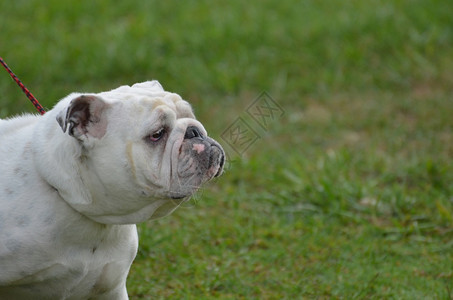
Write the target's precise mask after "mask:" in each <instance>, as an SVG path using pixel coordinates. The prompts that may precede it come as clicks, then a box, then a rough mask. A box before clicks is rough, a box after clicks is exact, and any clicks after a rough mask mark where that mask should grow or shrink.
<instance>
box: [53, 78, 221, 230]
mask: <svg viewBox="0 0 453 300" xmlns="http://www.w3.org/2000/svg"><path fill="white" fill-rule="evenodd" d="M61 102H62V103H61V104H59V105H57V106H56V107H55V109H54V110H58V111H57V112H56V119H57V121H58V124H59V125H60V127H61V129H62V131H60V133H59V134H61V135H64V137H63V136H62V138H64V139H66V140H67V139H69V138H70V139H72V140H73V142H72V144H73V145H76V147H79V149H80V150H79V151H78V153H79V155H78V157H76V158H75V160H76V163H75V164H74V166H75V167H76V168H77V170H75V173H74V175H73V176H78V177H79V178H78V179H80V180H77V182H78V183H77V184H75V185H74V184H73V185H72V187H69V188H68V187H67V185H66V187H65V190H66V191H60V190H61V189H60V188H59V187H58V186H57V187H56V188H57V189H58V190H59V191H60V194H61V195H62V197H63V198H65V200H66V201H67V202H68V203H69V204H70V205H71V206H73V207H74V208H75V209H77V210H78V211H79V212H81V213H82V214H84V215H86V216H88V217H90V218H91V219H94V220H96V221H99V222H102V223H137V222H140V221H144V220H147V219H150V218H157V217H161V216H164V215H167V214H169V213H170V212H172V211H173V210H174V209H175V208H176V207H177V206H178V205H179V204H181V203H182V202H183V201H185V200H187V199H189V198H190V196H191V195H192V194H193V193H194V192H196V191H197V189H198V188H199V187H200V186H201V185H202V184H203V183H205V182H206V181H208V180H210V179H212V178H214V177H216V176H219V175H220V174H221V173H222V170H223V165H224V160H225V154H224V151H223V149H222V147H221V146H220V145H219V143H217V142H216V141H215V140H213V139H212V138H210V137H208V134H207V132H206V130H205V128H204V127H203V125H202V124H201V123H200V122H198V121H197V120H196V119H195V116H194V114H193V112H192V109H191V107H190V105H189V104H188V103H187V102H186V101H184V100H182V99H181V97H180V96H178V95H177V94H173V93H169V92H165V91H164V90H163V89H162V87H161V86H160V84H159V83H158V82H157V81H150V82H144V83H139V84H135V85H133V86H122V87H120V88H117V89H115V90H112V91H109V92H103V93H99V94H72V95H70V96H68V97H67V98H66V99H64V100H62V101H61ZM62 151H64V149H62ZM71 159H73V158H71ZM63 185H64V184H62V188H63ZM80 185H81V186H80ZM80 189H84V191H80Z"/></svg>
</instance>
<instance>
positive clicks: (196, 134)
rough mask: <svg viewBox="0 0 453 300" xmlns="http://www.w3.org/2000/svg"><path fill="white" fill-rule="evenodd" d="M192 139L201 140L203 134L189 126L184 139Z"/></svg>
mask: <svg viewBox="0 0 453 300" xmlns="http://www.w3.org/2000/svg"><path fill="white" fill-rule="evenodd" d="M193 138H201V139H202V138H203V134H202V133H201V132H200V129H198V128H197V127H195V126H189V127H187V129H186V134H185V135H184V139H193Z"/></svg>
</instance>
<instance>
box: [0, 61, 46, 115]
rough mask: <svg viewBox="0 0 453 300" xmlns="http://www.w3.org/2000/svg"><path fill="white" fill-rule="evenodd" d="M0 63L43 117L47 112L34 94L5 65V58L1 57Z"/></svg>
mask: <svg viewBox="0 0 453 300" xmlns="http://www.w3.org/2000/svg"><path fill="white" fill-rule="evenodd" d="M0 63H1V64H2V65H3V67H4V68H5V69H6V71H8V73H9V75H11V77H12V78H13V79H14V81H15V82H16V83H17V85H19V86H20V88H21V89H22V91H23V92H24V93H25V95H27V97H28V99H30V101H31V103H33V105H34V106H35V107H36V109H37V110H38V111H39V113H40V114H41V115H43V114H45V113H46V111H45V110H44V108H43V107H42V106H41V104H39V102H38V100H37V99H36V98H35V96H33V94H32V93H31V92H30V91H29V90H28V89H27V88H26V87H25V85H24V84H23V83H22V82H21V81H20V80H19V78H17V76H16V75H15V74H14V73H13V71H11V69H10V68H9V67H8V65H7V64H6V63H5V61H4V60H3V58H1V57H0Z"/></svg>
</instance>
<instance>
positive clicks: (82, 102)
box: [57, 95, 108, 139]
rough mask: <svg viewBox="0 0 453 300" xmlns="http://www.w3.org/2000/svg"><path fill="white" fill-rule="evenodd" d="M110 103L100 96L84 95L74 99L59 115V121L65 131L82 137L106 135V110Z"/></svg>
mask: <svg viewBox="0 0 453 300" xmlns="http://www.w3.org/2000/svg"><path fill="white" fill-rule="evenodd" d="M107 107H108V104H107V103H106V102H105V101H104V100H102V99H101V98H100V97H97V96H93V95H82V96H79V97H77V98H75V99H73V100H72V101H71V102H70V103H69V106H68V107H67V108H66V109H64V110H62V111H61V112H60V113H59V114H58V115H57V122H58V124H60V127H61V129H63V132H66V131H67V130H68V134H69V135H70V136H73V137H75V138H78V139H81V138H83V136H86V135H89V136H92V137H95V138H98V139H99V138H101V137H103V136H104V134H105V131H106V128H107V119H106V118H105V116H104V114H103V113H104V111H105V109H106V108H107Z"/></svg>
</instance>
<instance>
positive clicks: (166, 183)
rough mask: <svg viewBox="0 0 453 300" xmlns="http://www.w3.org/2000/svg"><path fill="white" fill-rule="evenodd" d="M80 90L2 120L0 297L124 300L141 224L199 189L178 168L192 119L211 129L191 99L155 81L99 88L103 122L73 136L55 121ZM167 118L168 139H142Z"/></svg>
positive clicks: (195, 123)
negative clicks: (43, 108) (46, 107)
mask: <svg viewBox="0 0 453 300" xmlns="http://www.w3.org/2000/svg"><path fill="white" fill-rule="evenodd" d="M80 95H81V94H71V95H69V96H68V97H66V98H64V99H63V100H61V101H60V102H59V103H58V104H57V105H56V106H55V107H54V108H53V109H52V110H50V111H49V112H47V113H46V114H45V115H44V116H33V115H25V116H22V117H17V118H13V119H10V120H0V299H38V298H39V299H88V298H90V297H94V298H96V299H127V292H126V286H125V283H126V277H127V273H128V271H129V268H130V265H131V263H132V261H133V259H134V257H135V255H136V251H137V245H138V238H137V231H136V227H135V225H134V224H135V223H138V222H142V221H146V220H148V219H154V218H158V217H162V216H165V215H167V214H169V213H170V212H172V211H173V210H174V209H175V208H177V207H178V205H179V204H181V203H182V202H183V201H185V200H187V198H184V199H179V200H172V199H170V198H171V195H174V194H178V195H179V194H182V195H184V196H186V195H187V196H190V194H191V193H192V192H193V191H194V187H193V186H192V185H193V184H192V185H190V184H188V183H186V184H185V183H184V179H183V178H180V177H178V176H179V175H178V172H176V170H178V163H179V161H180V160H181V159H182V158H183V154H181V153H180V152H181V145H182V143H183V139H184V133H185V130H186V128H187V127H188V126H196V127H197V128H199V129H200V130H201V131H202V133H203V134H204V135H206V134H207V133H206V131H205V130H204V128H203V126H202V125H201V124H200V123H199V122H198V121H196V120H195V118H194V116H193V113H192V111H191V108H190V105H189V104H188V103H187V102H186V101H184V100H182V99H181V98H180V97H179V96H178V95H176V94H173V93H169V92H165V91H164V90H163V88H162V86H161V85H160V84H159V83H158V82H157V81H149V82H144V83H139V84H135V85H133V86H132V87H130V86H122V87H119V88H117V89H115V90H112V91H109V92H104V93H99V94H97V95H96V96H97V97H99V98H100V99H102V102H99V103H100V105H101V106H102V108H103V110H102V113H101V115H100V119H101V121H102V122H98V123H96V124H95V125H93V126H91V125H90V126H91V127H89V130H91V131H88V132H87V133H86V134H78V135H76V136H75V137H74V136H70V135H69V134H68V132H66V133H65V132H63V130H62V128H61V127H60V125H59V124H58V123H57V121H56V119H57V118H62V117H64V116H65V114H66V112H67V109H68V107H69V106H70V105H71V103H72V102H71V101H73V99H75V98H77V97H79V96H80ZM86 95H94V94H86ZM96 126H98V127H99V126H104V127H105V128H103V127H102V128H101V127H99V128H97V127H96ZM163 126H164V127H165V128H167V129H168V137H167V140H166V142H165V143H160V144H156V145H154V144H152V143H151V144H149V143H147V142H146V141H144V139H145V140H146V137H147V135H149V134H152V133H153V132H155V131H157V130H158V129H159V128H161V127H163ZM104 129H105V130H104ZM103 130H104V131H103ZM95 133H96V134H95ZM200 149H201V148H200ZM186 160H187V159H186ZM215 167H216V168H217V169H218V167H217V166H215ZM220 168H221V167H220ZM179 173H180V172H179ZM212 175H213V174H212V171H211V173H210V174H209V176H210V177H212ZM208 179H209V178H205V179H200V180H198V181H196V182H197V185H198V183H199V184H201V183H203V182H205V181H206V180H208ZM128 224H129V225H128Z"/></svg>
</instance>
